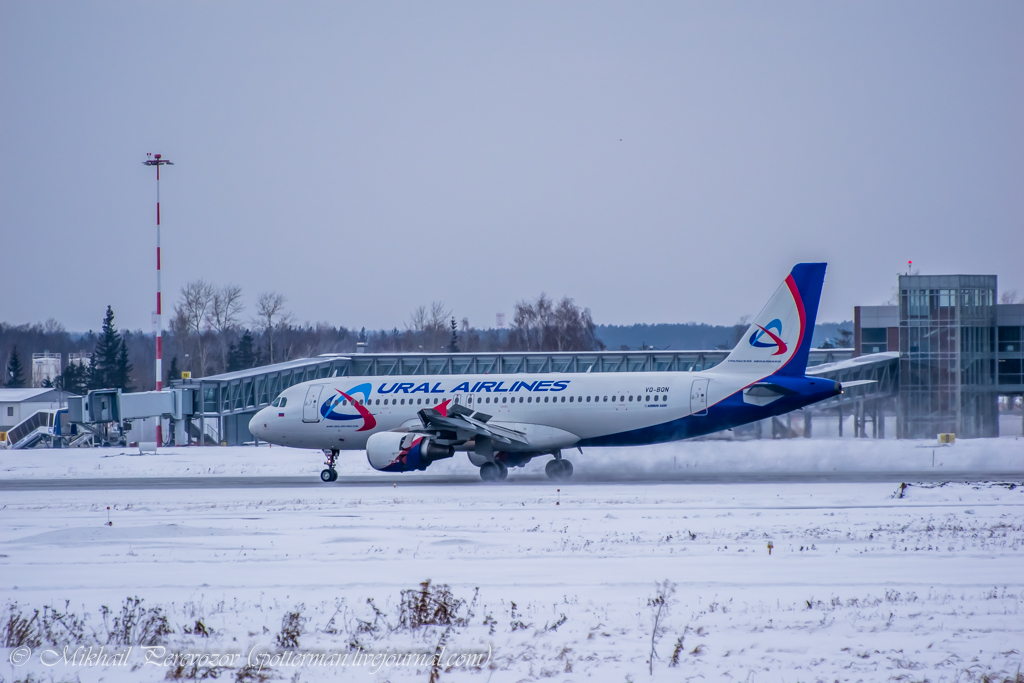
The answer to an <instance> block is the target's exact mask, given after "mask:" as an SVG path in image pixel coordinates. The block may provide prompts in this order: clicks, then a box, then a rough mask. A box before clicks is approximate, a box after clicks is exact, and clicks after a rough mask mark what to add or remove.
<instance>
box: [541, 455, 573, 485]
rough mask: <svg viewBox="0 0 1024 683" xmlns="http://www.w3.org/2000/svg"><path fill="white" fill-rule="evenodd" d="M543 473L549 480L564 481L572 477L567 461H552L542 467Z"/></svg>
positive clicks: (570, 464) (570, 465)
mask: <svg viewBox="0 0 1024 683" xmlns="http://www.w3.org/2000/svg"><path fill="white" fill-rule="evenodd" d="M544 473H545V474H547V475H548V478H549V479H554V480H555V481H565V480H566V479H568V478H569V477H571V476H572V463H571V462H569V461H568V460H565V459H562V460H552V461H550V462H549V463H548V464H547V465H545V466H544Z"/></svg>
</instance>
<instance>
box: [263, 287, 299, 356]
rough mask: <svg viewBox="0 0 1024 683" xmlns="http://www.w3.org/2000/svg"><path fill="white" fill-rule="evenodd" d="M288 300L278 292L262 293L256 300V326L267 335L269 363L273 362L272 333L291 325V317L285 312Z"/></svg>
mask: <svg viewBox="0 0 1024 683" xmlns="http://www.w3.org/2000/svg"><path fill="white" fill-rule="evenodd" d="M287 302H288V300H287V299H286V298H285V296H284V294H281V293H279V292H263V293H262V294H260V296H259V298H258V299H257V300H256V319H255V323H256V325H257V326H258V327H259V328H260V329H261V330H263V331H264V332H265V333H266V335H267V342H268V345H269V347H270V362H271V363H273V362H274V332H275V330H279V329H281V328H283V327H288V325H290V324H291V320H292V315H291V313H289V312H287V311H286V310H285V307H284V306H285V304H286V303H287Z"/></svg>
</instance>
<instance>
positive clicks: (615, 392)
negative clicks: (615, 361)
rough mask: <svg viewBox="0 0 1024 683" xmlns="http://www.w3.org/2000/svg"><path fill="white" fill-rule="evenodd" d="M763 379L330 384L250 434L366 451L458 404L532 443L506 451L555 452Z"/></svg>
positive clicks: (542, 377) (648, 423)
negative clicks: (375, 438)
mask: <svg viewBox="0 0 1024 683" xmlns="http://www.w3.org/2000/svg"><path fill="white" fill-rule="evenodd" d="M757 379H758V377H757V376H753V377H752V376H750V375H746V374H744V375H737V374H735V373H716V372H714V370H711V371H706V372H622V373H602V374H597V373H594V374H589V373H544V374H511V375H436V376H422V375H419V376H405V377H394V376H389V377H341V378H330V379H322V380H312V381H309V382H304V383H302V384H297V385H295V386H293V387H290V388H288V389H286V390H285V391H284V392H282V394H281V396H280V397H279V400H278V401H276V402H277V403H280V402H282V401H281V400H280V399H284V401H283V403H284V405H283V407H275V406H270V407H268V408H264V409H263V410H261V411H260V412H259V413H258V414H257V415H256V416H255V417H254V418H253V419H252V421H251V423H250V430H251V431H252V432H253V434H254V435H255V436H257V437H258V438H260V439H262V440H265V441H269V442H271V443H275V444H281V445H289V446H296V447H303V448H323V449H338V450H361V449H363V448H365V447H366V440H367V438H369V436H370V435H371V434H374V433H376V432H380V431H390V430H396V429H401V428H403V427H410V426H415V425H418V424H419V422H420V420H419V418H418V416H417V412H418V411H419V410H422V409H423V408H426V407H429V406H437V405H440V404H441V403H443V402H444V401H450V402H451V403H457V404H460V405H464V406H466V407H468V408H472V409H473V410H475V411H479V412H482V413H485V414H487V415H491V416H492V417H491V420H490V423H492V424H496V425H501V426H508V427H509V428H511V429H515V430H517V431H521V432H524V433H525V434H526V435H527V439H528V440H529V442H530V445H529V446H528V447H523V446H519V445H512V446H510V447H508V448H507V449H506V450H531V451H548V450H552V449H558V448H567V447H570V446H573V445H576V444H577V443H580V442H586V441H587V440H591V439H596V438H599V437H604V436H609V435H613V434H620V433H623V432H631V431H634V430H638V429H643V428H645V427H653V426H655V425H660V424H664V423H667V422H672V421H674V420H678V419H680V418H684V417H687V416H691V415H701V414H706V413H707V409H708V407H709V406H710V405H713V404H714V403H716V402H718V401H719V400H721V399H723V398H725V397H727V396H729V395H730V394H733V393H735V392H737V391H739V390H741V389H743V387H744V386H746V385H747V384H749V383H752V382H754V381H756V380H757ZM345 396H348V397H351V398H352V399H356V400H357V401H360V402H361V405H360V406H358V407H356V406H353V405H352V404H351V402H350V400H349V399H347V398H345ZM339 399H340V400H339ZM331 401H333V402H334V405H333V406H331V407H330V408H326V407H325V406H326V405H327V404H328V403H330V402H331ZM359 408H363V409H365V411H366V412H367V413H369V415H370V419H365V418H364V417H363V416H362V415H361V411H360V410H359Z"/></svg>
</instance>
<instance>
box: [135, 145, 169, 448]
mask: <svg viewBox="0 0 1024 683" xmlns="http://www.w3.org/2000/svg"><path fill="white" fill-rule="evenodd" d="M146 156H147V157H148V158H147V159H146V160H145V161H143V162H142V163H144V164H145V165H146V166H156V390H157V391H160V390H162V389H163V387H164V370H163V343H162V342H163V340H162V337H163V328H164V325H163V308H162V305H161V287H160V167H161V166H173V165H174V164H172V163H171V162H170V161H169V160H167V159H164V158H162V155H160V154H147V155H146ZM156 443H157V446H162V445H163V443H164V441H163V425H161V424H160V423H159V422H158V423H157V425H156Z"/></svg>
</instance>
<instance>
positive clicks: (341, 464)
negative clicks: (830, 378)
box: [0, 437, 1024, 484]
mask: <svg viewBox="0 0 1024 683" xmlns="http://www.w3.org/2000/svg"><path fill="white" fill-rule="evenodd" d="M565 457H567V458H569V459H570V460H572V463H573V465H574V466H575V475H574V476H577V477H579V478H581V479H586V478H588V477H590V478H598V479H601V480H606V479H610V480H615V479H616V478H618V477H626V478H630V477H638V476H639V477H652V476H653V477H657V476H659V475H661V474H664V473H666V472H675V473H680V474H681V475H685V474H686V473H687V472H691V473H695V474H701V473H751V474H757V473H788V472H792V473H801V474H806V473H813V472H822V473H831V472H893V473H904V472H923V473H929V474H932V475H934V474H937V473H941V472H950V473H953V474H955V473H959V472H964V473H979V472H992V473H996V474H1002V473H1007V472H1012V473H1022V474H1024V439H1022V438H1019V437H1017V438H1001V439H971V440H966V441H964V440H962V441H959V442H957V443H956V444H955V445H954V446H942V447H940V446H938V445H937V444H936V442H934V441H897V440H895V439H894V440H884V441H883V440H872V439H851V438H847V439H838V438H837V439H789V440H778V441H771V440H762V441H724V440H707V441H682V442H676V443H669V444H660V445H657V446H646V447H640V448H588V449H586V451H585V452H584V453H583V454H580V453H579V452H577V451H574V450H571V451H565ZM547 460H548V458H537V459H536V460H534V461H533V462H531V463H530V464H529V465H527V466H526V467H525V468H515V469H512V470H511V471H510V473H509V477H510V480H512V481H514V480H515V479H516V478H517V477H522V476H523V475H527V478H529V479H533V480H538V479H540V480H543V479H544V475H543V472H544V465H545V463H546V462H547ZM323 467H324V456H323V454H322V453H321V452H320V451H317V450H308V449H307V450H302V449H296V448H282V447H279V446H273V447H271V446H267V445H263V446H260V447H259V448H253V447H241V446H239V447H214V446H211V447H191V448H185V447H180V448H173V447H172V448H163V449H160V452H159V453H158V454H157V455H139V451H138V449H137V448H83V449H65V450H46V449H36V450H29V451H4V450H0V480H11V479H22V478H40V479H51V478H66V479H76V478H101V477H189V476H196V477H209V476H239V475H242V476H265V477H266V476H271V477H273V476H281V477H293V476H302V475H305V476H309V477H311V478H312V479H314V480H315V479H317V477H318V476H319V474H320V470H321V469H323ZM337 469H338V472H339V474H340V475H341V476H342V477H345V476H360V475H366V476H372V477H376V478H381V477H384V478H386V480H387V481H388V483H389V484H390V482H391V481H392V480H393V478H392V477H390V476H389V475H383V474H381V473H378V472H375V471H374V470H373V468H371V467H370V465H369V463H367V461H366V455H365V454H364V453H363V452H362V451H351V452H343V453H342V454H341V456H340V458H339V459H338V465H337ZM476 473H477V469H476V468H475V467H473V466H472V465H470V464H469V462H468V461H467V459H466V456H465V454H462V453H459V454H456V456H455V457H453V458H451V459H448V460H441V461H438V462H436V463H434V464H433V465H431V466H430V468H429V469H428V470H427V471H426V472H423V473H408V474H405V475H401V476H399V478H398V479H397V481H400V482H403V483H404V482H409V483H412V482H414V481H416V480H417V479H418V478H425V477H429V478H431V479H434V478H436V477H438V475H440V476H442V477H443V476H447V475H470V474H471V475H473V476H474V477H475V476H476Z"/></svg>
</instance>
